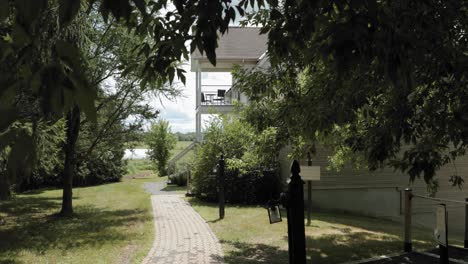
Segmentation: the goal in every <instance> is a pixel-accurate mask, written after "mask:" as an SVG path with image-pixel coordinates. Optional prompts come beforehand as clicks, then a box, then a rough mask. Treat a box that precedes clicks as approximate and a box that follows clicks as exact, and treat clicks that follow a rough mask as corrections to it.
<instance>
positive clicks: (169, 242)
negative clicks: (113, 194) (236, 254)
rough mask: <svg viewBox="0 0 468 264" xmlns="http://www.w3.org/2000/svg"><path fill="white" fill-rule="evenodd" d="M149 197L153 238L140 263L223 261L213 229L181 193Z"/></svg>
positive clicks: (178, 263)
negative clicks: (151, 206) (152, 219)
mask: <svg viewBox="0 0 468 264" xmlns="http://www.w3.org/2000/svg"><path fill="white" fill-rule="evenodd" d="M151 200H152V204H153V213H154V221H155V241H154V244H153V248H152V249H151V251H150V253H149V254H148V256H147V257H146V258H145V259H144V260H143V264H149V263H151V264H153V263H154V264H172V263H177V264H189V263H196V264H198V263H210V264H211V263H213V264H215V263H216V264H218V263H220V264H221V263H224V261H223V250H222V247H221V244H220V243H219V241H218V239H217V238H216V236H215V235H214V233H213V231H212V230H211V228H210V227H209V226H208V224H207V223H206V222H205V220H204V219H203V218H202V217H201V216H200V215H199V214H198V213H197V212H195V210H193V208H192V207H191V206H190V205H189V204H188V203H187V202H186V201H184V200H183V199H182V197H181V196H180V195H153V196H152V197H151Z"/></svg>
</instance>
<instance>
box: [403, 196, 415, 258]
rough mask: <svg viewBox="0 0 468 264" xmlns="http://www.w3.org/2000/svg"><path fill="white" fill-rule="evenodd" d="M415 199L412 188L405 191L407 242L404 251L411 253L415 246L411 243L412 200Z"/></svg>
mask: <svg viewBox="0 0 468 264" xmlns="http://www.w3.org/2000/svg"><path fill="white" fill-rule="evenodd" d="M412 197H413V194H412V190H411V188H406V189H405V241H404V246H403V248H404V250H405V252H411V251H412V250H413V244H412V242H411V211H412V210H411V199H412Z"/></svg>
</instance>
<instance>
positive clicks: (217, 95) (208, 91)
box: [200, 85, 232, 106]
mask: <svg viewBox="0 0 468 264" xmlns="http://www.w3.org/2000/svg"><path fill="white" fill-rule="evenodd" d="M230 88H231V85H202V92H201V94H200V99H201V100H200V102H201V105H203V106H224V105H228V106H230V105H232V103H231V98H229V97H228V96H226V95H227V94H226V92H227V91H229V89H230Z"/></svg>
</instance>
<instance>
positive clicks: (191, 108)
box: [148, 62, 232, 133]
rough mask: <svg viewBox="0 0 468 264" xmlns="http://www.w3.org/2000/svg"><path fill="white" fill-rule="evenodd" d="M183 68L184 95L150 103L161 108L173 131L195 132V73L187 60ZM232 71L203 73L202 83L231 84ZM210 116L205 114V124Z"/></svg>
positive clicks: (162, 116) (182, 89) (161, 114)
mask: <svg viewBox="0 0 468 264" xmlns="http://www.w3.org/2000/svg"><path fill="white" fill-rule="evenodd" d="M183 68H184V69H185V70H186V71H187V73H186V78H187V80H186V85H185V86H183V85H182V84H181V83H180V89H181V91H182V95H181V96H180V97H178V98H177V99H175V100H172V101H171V100H169V99H167V98H160V100H158V99H154V98H153V99H151V100H150V101H149V102H148V103H149V104H150V105H151V106H153V107H154V108H156V109H159V110H160V117H161V118H163V119H165V120H168V121H169V123H170V125H171V129H172V132H182V133H186V132H195V73H194V72H191V71H190V64H189V63H188V62H187V63H186V64H184V66H183ZM231 82H232V78H231V74H230V73H202V83H203V84H211V85H226V84H231ZM208 119H209V116H203V119H202V124H205V123H206V122H207V120H208Z"/></svg>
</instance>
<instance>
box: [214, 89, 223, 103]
mask: <svg viewBox="0 0 468 264" xmlns="http://www.w3.org/2000/svg"><path fill="white" fill-rule="evenodd" d="M225 94H226V90H220V89H218V96H217V97H216V98H214V99H213V101H217V102H219V104H223V103H224V96H225Z"/></svg>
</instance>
